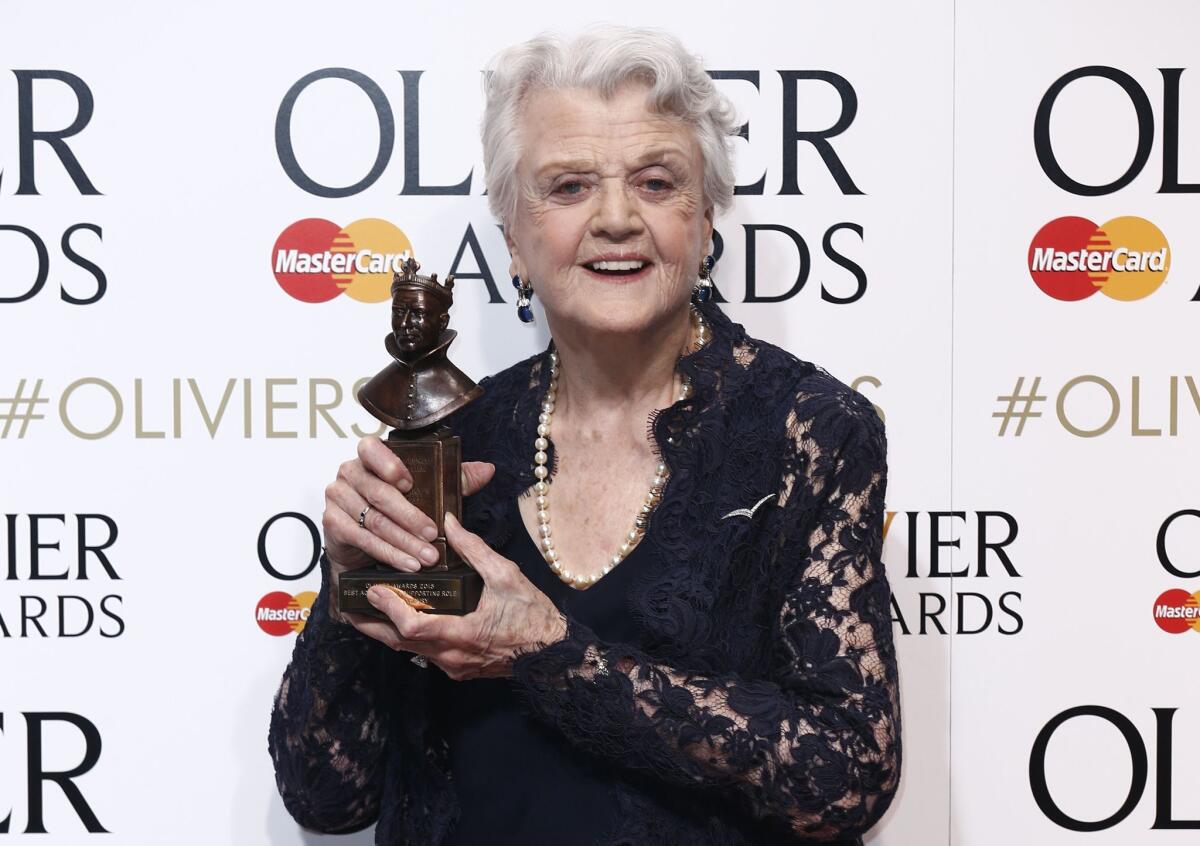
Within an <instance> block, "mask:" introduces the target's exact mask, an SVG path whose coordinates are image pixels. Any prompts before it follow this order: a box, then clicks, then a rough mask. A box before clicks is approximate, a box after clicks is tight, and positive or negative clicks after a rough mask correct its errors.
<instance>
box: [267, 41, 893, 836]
mask: <svg viewBox="0 0 1200 846" xmlns="http://www.w3.org/2000/svg"><path fill="white" fill-rule="evenodd" d="M486 86H487V108H486V113H485V116H484V120H483V145H484V154H485V162H486V166H487V186H488V193H489V201H490V203H491V206H492V209H493V211H494V212H495V213H496V215H497V217H499V219H500V220H501V221H502V222H503V224H504V232H505V237H506V239H507V243H508V247H509V249H510V251H511V254H512V273H513V275H514V283H515V284H516V285H517V286H518V287H519V288H520V291H521V297H520V301H521V312H522V313H521V318H522V319H526V318H528V317H529V313H528V297H529V296H537V297H539V298H540V299H541V302H542V304H543V306H544V307H545V313H546V321H547V323H548V324H549V329H550V332H551V335H552V338H553V340H552V342H551V343H550V345H549V347H548V349H547V350H546V351H545V352H543V353H541V354H538V355H536V356H534V357H532V358H530V359H527V360H525V361H521V362H519V363H517V364H514V365H512V366H511V367H508V368H507V369H505V370H503V371H501V372H499V373H497V374H495V375H493V376H491V377H489V378H487V379H484V380H483V381H482V383H481V384H482V386H483V388H484V394H483V396H482V397H481V398H480V399H478V400H476V401H475V402H473V403H471V404H469V405H467V406H466V407H464V408H463V409H461V410H459V411H456V412H455V413H454V414H453V415H451V416H450V417H449V418H448V423H449V425H450V426H451V428H452V430H453V431H454V432H455V433H456V434H459V435H461V437H462V440H463V446H464V449H465V450H466V453H467V456H466V457H467V458H469V459H470V462H469V463H466V464H465V465H464V468H465V469H464V475H465V476H466V481H465V484H466V490H467V491H468V493H469V494H470V495H469V496H468V498H467V500H466V505H465V509H464V518H463V524H462V525H459V524H458V523H457V522H456V521H454V520H453V519H451V518H447V520H446V523H447V527H446V535H447V539H448V541H449V543H450V544H451V545H452V546H453V547H454V548H455V549H456V550H457V551H458V552H459V553H460V554H461V555H462V556H463V557H464V558H465V559H466V560H467V561H469V562H470V563H471V565H472V566H473V567H474V568H475V569H476V570H477V571H478V572H479V573H480V574H481V576H482V577H483V579H484V581H485V588H484V592H483V596H482V599H481V600H480V603H479V607H478V609H477V610H476V611H474V612H473V613H470V614H467V615H464V616H461V617H451V616H438V615H430V614H422V613H421V612H419V611H416V610H413V609H412V608H410V607H409V606H408V605H406V604H405V602H404V601H403V600H402V599H401V598H399V597H398V596H396V595H395V594H392V593H389V592H387V591H384V592H383V594H382V595H380V596H378V597H376V596H372V597H371V602H372V603H373V604H374V606H375V607H376V608H377V609H379V610H381V611H382V612H384V613H385V614H386V615H387V617H388V618H389V619H390V622H385V621H383V620H372V619H369V618H367V617H365V616H362V615H345V616H343V615H340V614H339V613H338V612H337V610H336V609H335V608H334V607H332V606H331V604H330V586H331V584H332V583H333V581H334V579H335V578H336V576H337V575H338V574H340V573H341V572H344V571H345V570H346V569H349V568H355V567H359V566H362V565H364V564H367V563H369V562H371V561H379V562H383V563H385V564H388V565H391V566H393V567H395V568H397V569H400V570H407V571H415V570H418V569H419V568H420V567H422V566H427V564H426V562H428V561H430V560H436V554H435V553H434V552H433V550H432V547H430V546H429V544H428V543H427V539H429V538H432V537H434V536H436V530H435V529H434V527H433V523H432V521H431V520H430V519H429V518H428V517H426V516H425V515H423V514H422V513H421V512H420V511H418V510H417V509H416V508H415V507H414V506H412V505H411V504H410V503H408V502H407V501H406V499H405V496H404V493H405V491H406V490H408V489H409V488H410V487H411V477H410V475H409V473H408V470H407V469H406V468H405V467H404V466H403V463H402V462H401V461H400V459H399V458H397V457H396V456H395V455H394V454H393V453H392V452H391V451H390V450H389V449H387V448H386V446H385V445H384V444H383V443H382V442H381V441H379V440H378V439H370V438H368V439H364V440H363V441H362V442H361V443H360V444H359V449H358V458H357V459H355V460H353V461H349V462H347V463H345V464H343V465H342V467H341V469H340V471H339V472H338V475H337V480H336V481H335V482H333V483H332V484H331V485H330V486H329V487H328V488H327V489H326V511H325V518H324V528H325V541H326V556H325V557H323V559H322V574H323V577H324V579H323V582H322V587H321V591H320V594H319V596H318V598H317V600H316V602H315V604H314V606H313V609H312V615H311V616H310V617H309V620H308V624H307V626H306V628H305V630H304V632H303V633H302V634H301V636H300V637H299V638H298V639H297V641H296V647H295V654H294V656H293V659H292V662H291V664H290V666H289V667H288V669H287V672H286V674H285V675H284V678H283V683H282V686H281V687H280V690H279V694H278V697H277V699H276V702H275V710H274V714H273V718H272V721H271V731H270V751H271V755H272V757H273V759H274V763H275V771H276V774H277V781H278V785H279V790H280V793H281V794H282V797H283V802H284V804H285V806H286V807H287V809H288V810H289V811H290V813H291V814H292V815H293V816H294V817H295V819H296V820H297V821H298V822H299V823H300V824H301V825H302V826H304V827H306V828H310V829H314V830H318V831H324V832H349V831H355V830H357V829H360V828H363V827H365V826H367V825H370V824H371V823H373V822H376V821H377V822H378V826H377V829H376V842H378V843H389V844H390V843H420V844H426V843H430V844H433V843H438V844H442V843H453V844H471V843H488V844H494V843H652V842H653V843H660V842H661V843H783V842H793V841H801V842H804V841H820V842H826V843H830V842H832V843H841V844H860V843H861V842H862V839H861V835H862V834H863V833H864V832H865V831H866V830H867V829H869V828H870V827H871V826H872V825H873V824H874V823H875V822H876V821H877V820H878V819H879V818H880V817H881V816H882V815H883V813H884V811H885V810H886V809H887V807H888V805H889V804H890V803H891V800H892V797H893V795H894V794H895V791H896V787H897V783H898V781H899V776H900V760H901V755H900V712H899V695H898V688H897V669H896V658H895V650H894V645H893V640H892V633H891V619H890V606H889V599H890V589H889V585H888V581H887V577H886V575H885V572H884V567H883V564H882V563H881V561H880V549H881V546H882V527H883V517H884V510H883V509H884V503H883V501H884V491H885V485H886V444H885V438H884V427H883V424H882V422H881V421H880V419H879V417H878V416H877V414H876V413H875V411H874V409H873V408H872V406H871V404H870V403H869V402H868V401H867V400H866V399H865V398H864V397H863V396H862V395H860V394H859V393H857V392H855V391H853V390H852V389H850V388H849V387H847V386H846V385H844V384H843V383H841V382H839V381H838V380H837V379H835V378H833V377H832V376H830V375H829V374H828V373H827V372H826V371H825V370H823V369H821V368H820V367H818V366H816V365H814V364H811V363H809V362H806V361H802V360H800V359H797V358H795V357H793V356H792V355H790V354H788V353H787V352H784V351H783V350H781V349H779V348H778V347H775V346H772V345H771V344H768V343H765V342H763V341H759V340H756V339H754V338H751V337H749V336H748V335H747V334H746V333H745V331H744V330H743V329H742V327H741V326H739V325H737V324H735V323H732V322H731V321H730V320H729V319H728V318H727V317H726V316H725V315H724V314H723V313H722V312H721V311H720V309H719V308H718V307H717V306H716V304H715V303H714V302H713V301H712V300H711V298H710V297H709V296H708V295H709V293H710V292H711V282H710V280H709V270H710V269H711V266H712V259H711V256H709V250H710V248H711V246H710V245H711V238H712V231H713V215H714V213H715V211H716V210H718V209H725V208H727V207H728V206H729V205H730V203H731V201H732V194H733V169H732V164H731V158H730V156H731V154H730V151H729V150H730V148H729V140H730V138H731V136H732V135H733V134H734V133H735V132H736V121H735V120H734V114H733V111H732V109H731V107H730V105H729V103H728V102H727V101H726V100H725V99H724V98H723V97H722V96H721V95H720V94H719V92H717V91H716V89H715V88H714V86H713V84H712V82H711V81H710V79H709V77H708V76H707V74H706V73H705V71H704V69H703V67H702V65H701V64H700V63H699V61H698V60H697V59H696V58H695V57H694V56H692V55H690V54H689V53H687V52H686V51H685V50H684V49H683V48H682V46H681V45H680V44H679V43H678V42H677V41H676V40H675V39H674V38H672V37H669V36H667V35H663V34H661V33H656V32H652V31H646V30H629V29H606V30H598V31H592V32H590V33H588V34H587V35H585V36H583V37H580V38H578V39H576V40H573V41H562V40H559V39H557V38H551V37H539V38H535V39H533V40H531V41H529V42H527V43H524V44H520V45H517V46H515V47H513V48H510V49H508V50H506V51H505V52H503V53H502V54H500V56H499V57H498V58H497V60H496V61H495V62H494V64H493V66H492V68H491V70H490V73H489V74H488V75H487V77H486ZM647 421H648V422H647ZM368 506H370V507H369V508H368ZM364 512H365V514H366V516H365V517H364V518H363V519H362V520H361V521H360V515H362V514H364ZM360 522H361V523H362V525H360Z"/></svg>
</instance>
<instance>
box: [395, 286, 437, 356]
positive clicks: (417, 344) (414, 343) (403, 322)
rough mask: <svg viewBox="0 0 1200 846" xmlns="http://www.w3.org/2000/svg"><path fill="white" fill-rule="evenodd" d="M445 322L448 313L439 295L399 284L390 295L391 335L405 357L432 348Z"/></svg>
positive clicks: (419, 353)
mask: <svg viewBox="0 0 1200 846" xmlns="http://www.w3.org/2000/svg"><path fill="white" fill-rule="evenodd" d="M449 322H450V313H449V312H448V311H447V309H446V306H445V305H443V304H442V302H441V299H440V298H439V297H436V296H432V295H430V294H428V293H426V292H425V291H423V290H421V289H420V288H416V287H404V288H400V289H399V290H397V291H396V292H395V293H394V294H393V295H392V337H393V338H395V340H396V346H397V347H398V348H399V350H400V352H401V353H402V354H403V355H404V358H405V359H406V360H409V361H411V360H413V359H416V358H419V357H420V356H421V354H422V353H426V352H429V350H431V349H433V347H434V346H435V345H436V344H437V342H438V338H440V337H441V335H442V331H443V330H444V329H445V328H446V325H447V324H448V323H449Z"/></svg>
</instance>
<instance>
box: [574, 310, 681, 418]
mask: <svg viewBox="0 0 1200 846" xmlns="http://www.w3.org/2000/svg"><path fill="white" fill-rule="evenodd" d="M553 329H554V327H553V325H551V330H552V331H553ZM691 340H692V320H691V313H690V310H689V309H684V310H683V311H682V313H681V314H679V315H678V316H672V318H671V319H670V321H669V322H667V323H665V324H664V325H663V326H661V327H660V328H658V329H653V330H651V331H648V332H641V333H638V334H637V335H633V336H630V335H623V334H620V335H618V334H609V333H602V332H587V331H582V332H581V331H568V332H561V333H559V334H555V335H554V346H555V349H556V350H557V351H558V369H559V374H558V396H557V399H556V400H555V411H554V418H555V422H556V423H560V421H561V423H560V425H561V424H566V426H568V427H570V429H571V430H572V431H576V432H578V433H580V434H581V435H583V436H584V437H586V438H587V439H588V440H592V439H597V440H606V439H607V438H606V437H605V433H608V434H611V433H612V432H613V430H614V427H615V428H616V429H617V431H620V430H621V429H627V431H630V432H632V433H637V434H640V436H641V437H643V438H644V433H645V421H646V417H647V415H648V414H649V413H650V412H651V411H653V410H655V409H659V408H665V407H666V406H668V405H670V404H671V403H672V402H674V401H675V399H676V397H677V396H678V393H679V380H678V379H677V378H676V373H675V364H676V362H677V361H678V359H679V356H680V354H681V353H683V351H684V349H685V348H686V347H687V345H688V344H690V342H691ZM622 423H624V424H626V425H622ZM564 428H566V427H564Z"/></svg>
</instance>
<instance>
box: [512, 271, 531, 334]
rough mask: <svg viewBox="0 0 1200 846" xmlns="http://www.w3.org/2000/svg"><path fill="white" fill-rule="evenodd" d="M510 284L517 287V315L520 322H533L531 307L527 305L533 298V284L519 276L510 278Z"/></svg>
mask: <svg viewBox="0 0 1200 846" xmlns="http://www.w3.org/2000/svg"><path fill="white" fill-rule="evenodd" d="M512 285H513V287H514V288H516V289H517V317H519V318H520V319H521V322H522V323H532V322H533V308H532V306H530V305H529V303H530V301H531V300H533V286H532V285H530V284H529V283H528V282H525V281H524V280H522V279H521V277H520V276H514V277H513V278H512Z"/></svg>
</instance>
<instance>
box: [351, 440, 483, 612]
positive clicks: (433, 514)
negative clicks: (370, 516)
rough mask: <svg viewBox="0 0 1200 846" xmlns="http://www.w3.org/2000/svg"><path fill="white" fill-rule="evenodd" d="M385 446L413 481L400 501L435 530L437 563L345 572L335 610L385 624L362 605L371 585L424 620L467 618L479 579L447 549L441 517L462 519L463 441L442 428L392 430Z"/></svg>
mask: <svg viewBox="0 0 1200 846" xmlns="http://www.w3.org/2000/svg"><path fill="white" fill-rule="evenodd" d="M384 443H385V444H387V446H388V447H389V448H390V449H391V450H392V452H394V453H395V454H396V455H397V456H398V457H399V458H400V460H401V461H403V462H404V466H405V467H407V468H408V472H409V473H410V474H411V475H412V479H413V486H412V489H411V490H410V491H409V492H408V493H407V494H405V497H406V498H407V499H408V501H409V502H411V503H412V504H413V505H415V506H416V507H417V508H419V509H420V510H421V511H422V512H423V513H424V514H425V515H426V516H427V517H429V518H430V519H431V520H433V522H434V525H436V526H437V532H438V536H437V538H436V539H435V540H432V541H430V542H429V543H430V545H431V546H433V548H434V549H436V550H437V551H438V561H437V563H436V564H431V565H428V566H427V567H425V568H424V569H422V570H421V571H419V572H416V573H405V572H402V571H400V570H397V569H395V568H393V567H388V566H386V565H383V564H378V563H376V564H374V565H370V566H367V567H363V568H361V569H359V570H348V571H347V572H345V573H342V575H341V577H340V578H339V579H338V586H337V596H338V609H339V610H340V611H342V612H344V613H356V614H367V615H370V616H372V617H380V618H386V615H385V614H383V613H382V612H380V611H377V610H376V609H375V606H373V605H371V603H370V602H369V601H368V600H367V590H368V589H370V587H371V586H372V585H376V584H378V585H383V586H384V587H387V588H390V589H392V590H394V591H396V593H397V595H398V596H400V598H401V599H403V600H404V601H405V602H407V603H408V604H409V606H410V607H413V608H416V609H417V610H418V611H423V612H425V613H428V614H469V613H470V612H472V611H474V610H475V607H476V606H477V605H478V604H479V595H480V593H481V592H482V590H483V579H482V577H480V575H479V574H478V573H476V572H475V571H474V570H472V569H471V567H470V566H469V565H468V564H467V563H466V562H465V561H463V560H462V559H461V558H460V557H459V556H458V554H457V553H456V552H455V551H454V550H453V549H452V548H451V547H450V545H449V544H447V543H446V526H445V515H446V512H447V511H448V512H450V513H451V514H453V515H454V516H455V517H458V518H459V519H461V518H462V440H461V439H460V438H459V437H458V436H457V435H453V434H451V433H450V430H449V429H447V428H446V427H440V428H438V429H436V430H433V431H428V430H416V431H401V430H399V429H393V430H392V432H391V433H390V434H389V435H388V437H387V440H385V441H384Z"/></svg>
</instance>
